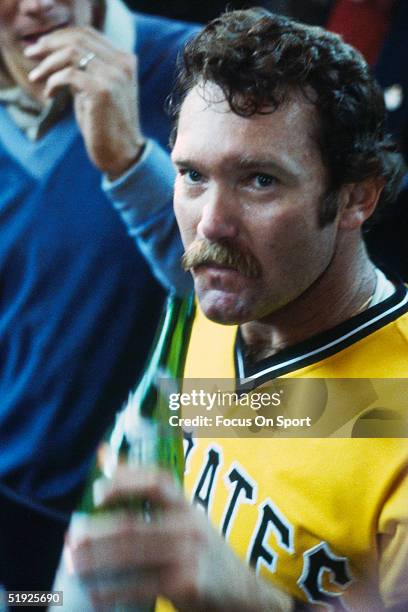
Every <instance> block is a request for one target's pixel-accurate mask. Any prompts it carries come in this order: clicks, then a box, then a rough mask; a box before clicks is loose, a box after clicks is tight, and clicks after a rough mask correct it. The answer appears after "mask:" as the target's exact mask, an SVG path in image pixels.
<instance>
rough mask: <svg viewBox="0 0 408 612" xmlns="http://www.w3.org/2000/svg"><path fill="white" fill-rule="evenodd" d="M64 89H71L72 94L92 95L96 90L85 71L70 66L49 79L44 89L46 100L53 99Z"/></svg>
mask: <svg viewBox="0 0 408 612" xmlns="http://www.w3.org/2000/svg"><path fill="white" fill-rule="evenodd" d="M64 87H69V89H70V90H71V93H72V94H76V93H79V92H84V93H86V92H88V93H92V91H93V89H94V88H95V86H94V83H93V82H92V80H91V79H90V77H89V75H88V74H86V73H85V72H84V71H83V70H79V69H78V68H74V67H73V66H68V67H67V68H63V69H62V70H59V71H58V72H55V73H54V74H52V75H51V76H50V77H49V78H48V80H47V82H46V85H45V88H44V95H45V97H46V98H52V97H54V96H55V95H56V94H57V93H58V91H60V90H61V89H62V88H64Z"/></svg>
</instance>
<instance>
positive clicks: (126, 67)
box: [0, 0, 193, 590]
mask: <svg viewBox="0 0 408 612" xmlns="http://www.w3.org/2000/svg"><path fill="white" fill-rule="evenodd" d="M192 31H193V28H192V27H190V26H188V25H186V24H181V23H177V22H171V21H168V20H163V19H160V18H156V17H154V18H152V17H146V16H143V15H140V14H138V15H135V14H133V13H130V12H129V10H128V9H127V8H126V7H125V5H124V4H122V3H121V2H119V1H117V0H108V1H106V2H105V0H2V1H1V3H0V42H1V51H0V166H1V187H0V198H1V199H0V217H1V226H0V227H1V246H0V253H1V264H0V266H1V271H0V273H1V278H2V281H1V307H0V352H1V366H0V368H1V376H0V388H1V409H0V440H1V452H2V458H1V462H0V463H1V465H0V498H1V499H0V524H1V527H0V586H1V585H3V586H4V587H5V588H6V589H8V590H24V589H36V590H46V589H49V588H50V587H51V585H52V580H53V574H54V572H55V569H56V566H57V563H58V559H59V555H60V551H61V546H62V540H63V533H64V531H65V529H66V525H67V522H68V520H69V515H70V512H71V511H72V509H73V508H74V507H75V504H76V502H77V500H78V496H79V493H80V491H81V486H82V483H83V481H84V479H85V476H86V473H87V470H88V468H89V464H90V461H91V458H92V454H93V451H94V449H95V446H96V444H97V443H98V441H99V440H100V438H101V436H102V435H103V433H104V431H105V430H106V427H107V425H108V423H109V421H111V419H112V418H113V416H114V414H115V412H116V411H117V410H119V409H120V407H121V404H122V402H123V401H124V399H125V398H126V396H127V393H128V390H129V388H130V387H131V386H133V385H134V384H135V381H136V379H137V376H138V374H139V372H140V369H141V367H142V365H143V363H144V360H145V358H146V354H147V350H148V348H149V345H150V342H151V339H152V334H153V333H154V330H155V326H156V321H157V316H158V313H159V311H160V308H161V303H162V299H163V291H162V289H161V288H160V286H159V284H158V283H157V281H156V280H155V279H154V278H153V275H152V273H151V272H150V270H149V267H148V266H147V264H146V262H145V261H144V258H143V257H142V252H143V253H144V254H147V255H148V254H149V253H151V252H152V251H153V252H154V253H155V255H156V260H157V263H158V265H157V270H156V273H157V275H158V276H159V278H160V280H161V281H162V282H163V283H165V284H166V283H169V282H170V281H169V280H168V276H170V277H171V276H173V277H174V276H175V275H176V274H177V272H175V270H176V265H175V263H173V260H174V261H176V262H177V266H178V261H177V260H178V258H177V257H176V256H174V255H173V256H172V257H171V256H170V257H169V258H168V259H167V260H165V261H164V260H163V258H162V252H161V247H162V244H161V238H162V236H163V230H164V229H165V228H166V226H168V225H169V224H170V225H171V224H172V217H173V216H172V211H171V193H172V183H173V179H174V171H173V168H172V164H171V162H170V159H169V156H168V153H167V152H166V149H165V147H166V146H167V141H168V133H169V125H168V123H169V122H168V118H167V117H166V115H165V112H164V108H163V107H164V102H165V98H166V96H167V95H168V93H169V91H170V84H171V82H172V76H173V73H174V67H175V60H176V56H177V53H178V51H179V49H180V48H181V47H182V46H183V45H184V43H185V41H186V40H187V38H188V37H189V35H190V34H191V33H192ZM137 64H138V74H137V70H136V68H137ZM150 138H152V139H154V140H150ZM102 181H103V185H102ZM129 201H131V202H132V205H133V206H134V210H133V211H131V212H129ZM153 204H154V206H153ZM113 206H115V207H117V208H118V209H119V211H120V212H121V213H122V214H123V215H124V217H126V216H127V215H128V216H129V215H130V216H131V217H132V220H133V221H135V219H136V217H135V214H136V212H135V211H136V209H137V212H138V215H139V216H138V221H139V222H140V225H139V227H138V230H137V232H136V233H137V236H136V238H137V239H138V240H139V247H140V248H135V244H134V242H133V240H132V239H131V238H130V237H129V236H128V235H127V231H126V227H125V225H124V224H123V223H122V221H121V219H120V218H119V216H118V214H117V212H116V211H115V210H114V209H113ZM180 250H181V245H180V247H179V248H176V251H177V253H179V252H180ZM185 276H187V275H185Z"/></svg>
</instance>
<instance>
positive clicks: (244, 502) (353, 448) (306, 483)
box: [185, 286, 408, 612]
mask: <svg viewBox="0 0 408 612" xmlns="http://www.w3.org/2000/svg"><path fill="white" fill-rule="evenodd" d="M407 311H408V295H407V290H406V288H405V287H403V286H400V287H399V288H398V290H397V291H396V293H395V294H394V295H393V296H392V297H390V298H388V299H387V300H385V301H383V302H382V303H381V304H379V305H377V306H374V307H373V308H370V309H369V310H367V311H365V312H364V313H360V314H359V315H357V316H355V317H353V318H352V319H350V320H349V321H347V322H345V323H343V324H341V325H339V326H337V327H336V328H335V329H331V330H330V331H328V332H324V333H322V334H319V335H318V336H315V337H314V338H312V339H310V340H308V341H307V342H302V343H301V344H299V345H298V346H295V347H290V348H289V349H285V350H283V351H281V352H280V353H279V354H277V355H274V356H273V357H271V358H268V359H264V360H262V361H260V362H258V363H256V364H254V363H249V362H248V361H247V359H246V357H245V353H244V350H243V346H242V342H241V339H240V334H239V331H238V330H237V328H235V327H232V326H221V325H217V324H215V323H212V322H210V321H208V320H207V319H206V318H205V317H204V316H203V315H202V313H201V312H200V310H199V309H197V314H196V319H195V322H194V326H193V331H192V335H191V339H190V344H189V350H188V354H187V361H186V367H185V379H200V378H202V379H239V380H241V381H242V380H244V381H245V382H246V383H248V382H249V383H252V384H254V385H256V386H263V385H265V384H267V382H268V381H271V380H273V379H275V378H276V377H284V378H316V379H340V378H344V379H348V378H359V379H360V378H369V379H391V378H395V379H403V378H407V377H408V314H407ZM402 388H404V387H402ZM375 397H376V398H377V399H376V401H372V398H371V396H370V394H369V393H368V394H367V397H366V399H364V400H363V402H362V407H361V409H360V408H359V410H358V411H357V413H356V412H352V413H350V412H349V411H348V410H347V406H344V414H343V412H342V409H341V407H340V408H338V409H337V412H339V413H340V418H339V419H338V422H336V426H335V429H336V431H337V432H338V431H341V430H342V428H344V431H345V433H344V435H345V436H359V435H360V434H361V432H363V434H362V435H363V436H364V435H365V434H364V431H365V430H364V427H363V428H362V429H361V427H360V425H361V423H362V422H364V419H365V418H366V417H367V415H368V416H369V417H370V415H371V414H373V413H376V411H377V412H378V410H380V411H381V410H382V411H383V412H384V410H385V411H386V410H387V408H386V407H385V408H384V406H383V405H382V404H381V401H380V404H378V396H375ZM394 399H395V400H396V401H397V404H398V401H399V400H401V401H400V402H399V403H400V404H401V405H402V406H403V408H404V407H405V410H406V409H407V408H406V407H407V405H408V398H407V397H405V399H404V398H394ZM383 416H384V415H383ZM386 422H387V421H386V420H385V421H384V423H386ZM359 432H360V433H359ZM328 435H329V436H330V437H325V438H323V437H321V438H317V437H315V438H313V437H312V438H310V437H309V438H294V437H292V438H286V437H279V436H276V437H275V436H273V435H271V436H268V437H264V438H262V437H259V438H246V437H239V436H235V437H234V436H232V437H229V438H214V439H209V438H205V437H201V438H194V437H193V438H192V439H190V440H189V441H188V445H187V451H186V475H185V486H186V490H187V493H188V495H189V496H190V497H191V499H192V501H193V502H194V503H195V504H197V506H198V507H201V508H202V509H203V510H204V511H205V512H207V513H208V515H209V517H210V519H211V521H212V522H213V523H214V525H215V526H216V528H217V529H218V530H219V531H220V532H221V533H222V534H223V535H224V536H225V538H226V539H227V541H228V542H229V544H230V545H231V546H232V547H233V548H234V550H235V551H236V552H237V554H238V555H239V556H240V557H241V558H242V559H243V560H244V561H245V562H247V563H249V564H251V565H252V566H253V567H254V568H255V569H256V571H257V572H259V574H260V575H261V576H263V577H264V578H265V579H267V580H270V581H271V582H272V583H273V584H275V585H277V586H278V587H280V588H281V589H283V590H285V591H287V592H290V593H291V594H292V595H294V596H295V597H296V598H297V599H298V600H303V601H308V602H311V603H312V602H313V603H315V604H316V606H317V607H318V608H319V607H322V608H321V609H336V610H337V609H346V610H347V609H350V610H361V611H362V612H363V611H364V612H365V611H366V610H383V609H386V608H388V607H391V606H393V605H395V604H400V603H401V602H408V561H407V560H408V440H407V439H406V438H367V437H335V436H333V435H331V434H330V433H329V434H328ZM407 606H408V603H407ZM407 609H408V607H407Z"/></svg>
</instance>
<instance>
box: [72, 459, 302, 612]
mask: <svg viewBox="0 0 408 612" xmlns="http://www.w3.org/2000/svg"><path fill="white" fill-rule="evenodd" d="M96 493H97V495H96V497H97V501H98V502H99V503H100V504H101V505H102V506H103V507H109V506H112V505H113V506H116V504H117V501H118V500H120V499H123V498H126V497H127V498H140V499H146V500H148V501H149V504H150V505H151V506H152V507H153V508H156V509H157V512H153V513H152V515H151V519H150V520H149V522H146V521H144V520H143V517H142V516H140V515H139V516H138V515H137V514H131V513H128V514H123V515H117V514H116V513H113V514H112V515H111V520H110V523H109V524H107V523H106V522H105V523H104V522H99V523H98V519H99V518H100V517H99V516H98V515H95V516H93V517H92V518H91V519H90V522H89V527H90V529H89V531H88V534H87V535H82V537H73V536H72V535H69V536H68V540H67V544H68V548H69V551H70V555H71V560H72V565H73V568H74V569H75V571H76V572H78V573H79V574H80V576H81V577H82V578H88V579H89V577H91V576H93V577H95V576H98V574H100V575H106V574H111V575H120V574H122V573H123V572H125V573H126V574H127V576H128V577H130V576H131V575H132V574H133V575H134V577H135V579H134V581H133V582H131V581H128V583H127V584H126V586H123V585H122V587H121V588H119V587H118V588H115V587H114V586H113V585H112V589H111V590H108V589H107V588H106V583H105V585H104V587H103V589H94V590H93V591H92V593H91V594H92V598H93V601H94V602H95V605H96V609H98V610H100V609H105V606H109V605H110V604H111V603H112V602H115V601H117V600H118V598H120V600H121V601H126V602H130V603H131V602H137V603H138V604H143V602H149V601H150V602H151V601H153V600H154V599H155V598H156V597H158V596H163V597H166V598H167V599H169V600H170V601H171V602H172V603H173V605H174V606H175V607H176V608H177V610H179V612H191V611H192V610H194V611H195V612H200V611H203V612H204V611H206V612H208V611H209V610H211V612H218V611H220V612H221V611H223V612H228V611H231V612H232V611H234V612H244V611H245V612H251V611H254V612H255V610H256V611H257V612H259V611H260V610H262V611H267V610H274V611H276V612H279V611H283V610H291V609H292V600H291V598H290V597H289V596H287V595H285V594H283V593H281V592H280V591H278V590H277V589H274V588H273V587H271V585H269V584H267V583H265V582H264V581H263V580H261V579H259V578H258V577H257V576H256V575H255V573H254V572H253V570H252V569H250V568H248V567H247V566H245V565H244V564H243V563H242V562H241V561H240V560H239V559H238V558H237V557H236V555H235V553H234V552H233V551H232V549H231V548H230V547H229V546H228V544H227V543H226V542H225V540H224V539H223V538H222V537H221V536H220V535H219V534H218V533H217V532H216V531H215V530H214V528H213V527H212V526H211V525H210V523H209V521H208V519H207V517H206V516H205V515H204V514H203V513H202V512H201V511H200V510H198V509H197V508H195V507H194V506H192V505H191V504H190V503H189V502H188V501H187V500H186V498H185V497H184V494H183V492H182V491H181V489H180V487H179V485H178V484H177V483H176V482H175V481H174V479H173V478H172V477H171V476H170V475H169V474H168V473H166V472H165V471H162V470H158V469H156V468H153V469H147V468H133V467H131V466H128V465H122V466H119V467H118V468H117V470H116V471H115V473H114V475H113V478H112V479H109V480H102V481H100V482H99V483H98V485H97V487H96Z"/></svg>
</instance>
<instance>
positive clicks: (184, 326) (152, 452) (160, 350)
mask: <svg viewBox="0 0 408 612" xmlns="http://www.w3.org/2000/svg"><path fill="white" fill-rule="evenodd" d="M193 318H194V296H193V295H191V296H189V297H186V298H179V297H177V296H174V295H171V296H169V297H168V298H167V301H166V305H165V308H164V311H163V315H162V319H161V322H160V324H159V327H158V331H157V333H156V338H155V341H154V343H153V349H152V352H151V354H150V358H149V359H148V364H147V367H146V370H145V372H144V374H143V376H142V378H141V380H140V382H139V383H138V385H137V386H136V388H135V389H134V390H133V391H131V392H130V394H129V398H128V401H127V402H126V404H125V406H124V407H123V408H122V410H121V411H120V412H119V413H118V415H117V417H116V422H115V425H114V426H113V429H112V430H111V433H110V434H109V435H108V436H107V438H106V441H105V442H104V443H103V444H102V445H101V447H100V449H99V451H98V454H97V461H96V462H95V464H94V467H93V470H92V472H91V474H90V477H89V480H88V482H89V485H88V486H87V487H86V490H85V494H84V496H83V498H82V501H81V503H80V505H79V507H78V509H77V512H76V513H75V514H74V516H73V521H72V522H71V528H72V527H73V526H75V522H76V523H77V524H79V525H80V523H81V520H83V518H82V517H84V516H85V517H86V515H89V514H102V513H106V512H112V511H132V512H138V513H142V514H144V515H148V514H150V512H152V510H154V509H152V508H150V507H149V505H148V504H147V503H146V501H145V500H141V499H140V498H139V499H132V498H129V497H126V498H123V499H120V500H116V501H115V503H114V504H111V505H110V506H109V507H107V506H103V507H98V506H95V504H94V497H93V484H94V482H95V480H97V479H98V478H99V477H100V476H104V477H106V478H111V477H112V475H113V473H114V471H115V468H116V466H117V465H118V464H120V463H127V464H133V465H157V466H160V467H161V468H164V469H167V470H169V471H170V472H171V473H172V474H173V476H174V477H175V479H176V480H177V482H178V483H179V484H180V485H181V484H182V481H183V471H184V452H183V432H182V430H181V428H179V427H174V426H170V424H169V417H170V416H173V415H174V414H177V413H175V412H174V410H171V411H170V408H169V400H168V395H169V392H172V393H174V392H179V391H180V389H179V387H180V381H181V379H182V376H183V370H184V364H185V359H186V352H187V347H188V340H189V336H190V332H191V327H192V322H193ZM103 580H105V581H106V584H108V583H109V576H106V577H105V578H104V579H103ZM124 580H125V581H126V576H125V577H124ZM99 585H101V582H100V581H99ZM88 587H89V583H88ZM152 609H153V606H152V605H150V606H149V605H147V606H129V605H127V604H120V603H117V604H115V605H114V606H113V607H112V610H114V611H115V612H118V611H125V610H126V611H130V610H133V611H135V610H138V611H142V610H143V611H147V610H152Z"/></svg>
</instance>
